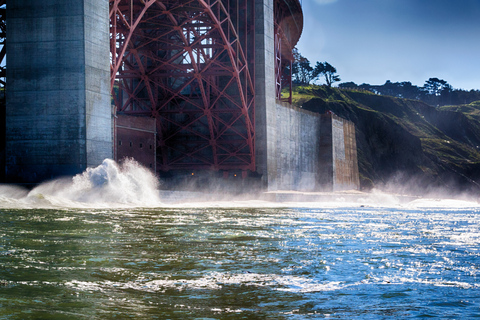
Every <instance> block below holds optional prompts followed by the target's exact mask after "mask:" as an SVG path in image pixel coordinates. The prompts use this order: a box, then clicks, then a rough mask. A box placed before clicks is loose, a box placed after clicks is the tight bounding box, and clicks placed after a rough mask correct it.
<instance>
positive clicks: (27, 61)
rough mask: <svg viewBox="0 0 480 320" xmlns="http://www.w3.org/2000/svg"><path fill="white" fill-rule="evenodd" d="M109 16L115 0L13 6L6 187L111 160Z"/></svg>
mask: <svg viewBox="0 0 480 320" xmlns="http://www.w3.org/2000/svg"><path fill="white" fill-rule="evenodd" d="M108 10H109V5H108V0H41V1H33V0H15V1H9V3H8V5H7V16H8V42H7V65H8V68H7V79H8V80H7V81H8V82H7V90H8V95H7V106H6V119H7V121H6V122H7V125H6V141H7V143H6V155H7V159H6V178H7V182H17V183H18V182H20V183H38V182H41V181H44V180H48V179H51V178H55V177H58V176H62V175H74V174H76V173H79V172H82V171H84V170H85V169H86V168H87V167H89V166H96V165H98V164H100V163H101V162H102V161H103V159H105V158H111V157H112V116H111V102H110V83H109V81H110V57H109V52H110V50H109V16H108V15H109V14H108Z"/></svg>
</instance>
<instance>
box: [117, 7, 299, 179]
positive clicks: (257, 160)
mask: <svg viewBox="0 0 480 320" xmlns="http://www.w3.org/2000/svg"><path fill="white" fill-rule="evenodd" d="M110 25H111V62H112V63H111V86H112V95H113V99H114V101H115V106H116V111H117V113H119V114H128V115H138V116H147V117H152V118H155V121H156V127H157V144H156V145H157V152H156V154H157V169H158V170H159V171H164V172H166V171H182V170H189V171H192V170H214V171H224V172H225V171H227V172H228V171H241V172H242V173H243V175H246V174H247V173H248V172H258V173H260V174H262V175H263V174H265V173H266V170H268V169H267V167H268V165H267V162H268V160H267V158H268V157H267V154H268V152H267V149H268V145H267V144H268V143H267V139H266V130H267V127H268V126H271V123H269V121H270V120H269V116H268V111H267V110H268V108H267V106H268V105H273V104H275V102H276V100H287V101H289V100H290V96H291V91H289V90H288V88H291V77H290V70H291V63H292V60H293V56H292V49H293V46H294V45H295V44H296V42H297V41H298V39H299V37H300V34H301V31H302V26H303V16H302V11H301V6H300V3H299V1H298V0H184V1H178V0H176V1H173V0H147V1H140V0H110ZM284 88H287V91H286V96H285V97H282V90H284ZM284 94H285V90H284Z"/></svg>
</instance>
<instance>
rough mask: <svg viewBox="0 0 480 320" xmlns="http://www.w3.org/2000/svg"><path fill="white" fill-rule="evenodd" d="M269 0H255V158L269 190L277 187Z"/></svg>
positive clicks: (272, 29) (272, 26)
mask: <svg viewBox="0 0 480 320" xmlns="http://www.w3.org/2000/svg"><path fill="white" fill-rule="evenodd" d="M273 3H274V1H273V0H255V161H256V170H257V172H258V173H260V174H261V175H262V181H263V184H264V186H266V187H267V189H268V190H270V191H273V190H276V189H277V187H276V176H277V160H276V154H275V150H276V106H275V105H276V101H275V35H274V21H273V19H274V15H273V8H274V7H273Z"/></svg>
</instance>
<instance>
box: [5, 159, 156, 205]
mask: <svg viewBox="0 0 480 320" xmlns="http://www.w3.org/2000/svg"><path fill="white" fill-rule="evenodd" d="M158 187H159V183H158V179H157V178H156V177H155V175H154V174H153V173H152V172H151V171H149V170H148V169H146V168H145V167H143V166H141V165H140V164H139V163H138V162H136V161H134V160H133V159H126V160H125V161H124V162H123V163H122V164H121V165H120V164H118V163H116V162H115V161H114V160H111V159H105V160H104V161H103V162H102V164H101V165H99V166H97V167H95V168H87V170H85V171H84V172H83V173H81V174H78V175H76V176H74V177H68V178H59V179H55V180H53V181H49V182H45V183H42V184H40V185H38V186H37V187H35V188H34V189H32V190H31V191H28V190H26V189H22V188H20V187H12V186H5V185H4V186H0V205H1V206H2V207H22V208H25V207H34V208H39V207H120V206H121V207H124V206H136V207H138V206H142V207H154V206H159V205H161V201H160V196H159V188H158Z"/></svg>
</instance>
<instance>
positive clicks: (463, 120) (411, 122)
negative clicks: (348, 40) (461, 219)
mask: <svg viewBox="0 0 480 320" xmlns="http://www.w3.org/2000/svg"><path fill="white" fill-rule="evenodd" d="M293 103H294V104H295V105H297V106H301V107H302V108H304V109H307V110H310V111H314V112H318V113H324V112H326V111H327V110H331V111H333V112H334V113H335V114H337V115H339V116H341V117H343V118H345V119H348V120H350V121H353V122H354V123H355V125H356V128H357V130H356V131H357V146H358V157H359V169H360V175H361V183H362V187H364V188H369V187H372V186H375V185H380V184H384V183H387V182H391V181H392V180H395V179H396V181H397V182H401V183H406V182H408V181H415V185H416V186H418V188H419V189H420V190H425V188H429V187H431V186H433V187H438V186H442V187H455V188H458V187H461V188H462V189H477V184H476V182H475V180H476V179H477V178H480V152H479V149H478V147H477V146H480V102H474V103H471V104H469V105H465V106H448V107H442V108H440V109H435V108H433V107H431V106H429V105H427V104H425V103H423V102H420V101H415V100H407V99H399V98H393V97H388V96H379V95H375V94H373V93H370V92H366V91H355V90H340V89H338V88H328V87H325V86H305V87H297V88H296V89H295V90H294V95H293ZM479 180H480V179H479ZM479 190H480V189H479Z"/></svg>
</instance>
